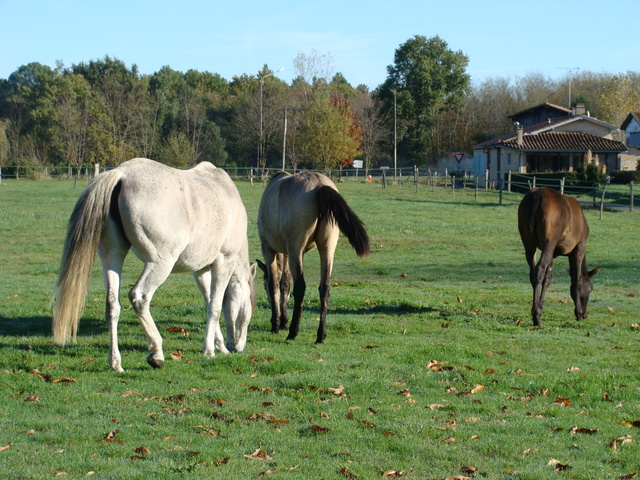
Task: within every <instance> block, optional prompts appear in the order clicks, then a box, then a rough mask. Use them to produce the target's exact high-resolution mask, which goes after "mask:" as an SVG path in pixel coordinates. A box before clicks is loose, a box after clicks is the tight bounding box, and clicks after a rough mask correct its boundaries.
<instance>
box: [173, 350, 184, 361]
mask: <svg viewBox="0 0 640 480" xmlns="http://www.w3.org/2000/svg"><path fill="white" fill-rule="evenodd" d="M183 356H184V353H182V350H175V351H174V352H172V353H171V359H172V360H182V357H183Z"/></svg>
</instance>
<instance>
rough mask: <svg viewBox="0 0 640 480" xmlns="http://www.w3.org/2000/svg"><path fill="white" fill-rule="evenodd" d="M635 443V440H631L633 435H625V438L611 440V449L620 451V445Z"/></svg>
mask: <svg viewBox="0 0 640 480" xmlns="http://www.w3.org/2000/svg"><path fill="white" fill-rule="evenodd" d="M631 442H633V438H631V435H625V436H624V437H618V438H616V439H614V440H611V442H609V446H610V447H611V448H613V449H614V450H617V449H618V444H620V446H622V445H624V444H626V443H631Z"/></svg>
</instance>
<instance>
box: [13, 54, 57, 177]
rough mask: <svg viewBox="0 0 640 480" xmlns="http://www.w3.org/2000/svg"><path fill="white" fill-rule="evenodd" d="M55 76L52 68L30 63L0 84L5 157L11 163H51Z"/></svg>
mask: <svg viewBox="0 0 640 480" xmlns="http://www.w3.org/2000/svg"><path fill="white" fill-rule="evenodd" d="M55 77H56V72H55V71H54V70H53V69H51V68H50V67H48V66H46V65H42V64H40V63H37V62H33V63H29V64H27V65H23V66H21V67H20V68H18V70H16V71H15V72H14V73H12V74H11V75H10V76H9V78H8V79H7V80H3V81H2V82H1V83H0V117H1V118H4V119H5V121H6V135H7V138H8V141H9V153H8V156H9V157H10V158H12V159H13V161H14V163H26V164H34V163H35V164H43V165H44V164H46V163H48V161H49V160H50V154H51V141H52V131H51V125H52V118H51V114H52V111H53V84H54V79H55Z"/></svg>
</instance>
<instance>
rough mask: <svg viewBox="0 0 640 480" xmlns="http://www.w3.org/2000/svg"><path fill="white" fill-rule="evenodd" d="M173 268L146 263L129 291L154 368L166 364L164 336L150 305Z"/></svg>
mask: <svg viewBox="0 0 640 480" xmlns="http://www.w3.org/2000/svg"><path fill="white" fill-rule="evenodd" d="M172 268H173V267H172V265H167V264H158V263H147V264H145V266H144V270H143V271H142V275H141V276H140V278H139V279H138V281H137V282H136V284H135V285H134V286H133V288H132V289H131V291H130V292H129V300H130V301H131V305H132V306H133V310H134V311H135V312H136V314H137V315H138V320H140V324H141V325H142V329H143V330H144V333H145V335H146V337H147V343H148V346H149V352H150V353H149V356H148V357H147V362H148V363H149V365H151V366H152V367H153V368H162V366H163V365H164V353H163V352H162V336H161V335H160V332H159V331H158V327H157V326H156V324H155V322H154V321H153V318H152V317H151V312H150V311H149V306H150V304H151V299H152V298H153V294H154V293H155V292H156V290H157V289H158V287H159V286H160V285H162V283H163V282H164V281H165V280H166V279H167V277H168V276H169V274H170V273H171V269H172Z"/></svg>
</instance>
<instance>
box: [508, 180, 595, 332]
mask: <svg viewBox="0 0 640 480" xmlns="http://www.w3.org/2000/svg"><path fill="white" fill-rule="evenodd" d="M518 230H519V231H520V238H521V239H522V244H523V245H524V250H525V256H526V258H527V263H528V264H529V279H530V281H531V286H532V287H533V304H532V307H531V315H532V317H533V324H534V325H536V326H539V325H540V316H541V312H542V306H543V304H544V296H545V293H546V291H547V288H548V287H549V284H550V283H551V278H552V274H553V264H554V262H555V258H556V257H557V256H559V255H563V256H567V257H568V258H569V275H570V276H571V298H572V299H573V303H574V305H575V316H576V320H582V319H585V318H587V304H588V303H589V294H590V293H591V290H592V286H591V279H592V278H593V276H594V275H595V274H596V273H598V271H600V267H596V268H594V269H593V270H591V271H587V260H586V242H587V236H588V235H589V226H588V225H587V221H586V219H585V218H584V214H583V212H582V208H580V204H578V201H577V200H576V199H575V198H573V197H569V196H565V195H562V194H560V193H559V192H558V191H556V190H553V189H552V188H548V187H542V188H534V189H532V190H530V191H529V192H528V193H527V194H526V195H525V196H524V198H523V199H522V201H521V202H520V206H519V207H518ZM537 249H540V251H541V254H540V259H539V260H538V261H536V250H537Z"/></svg>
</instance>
